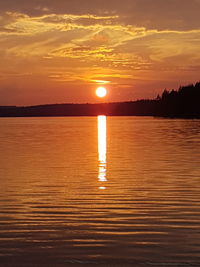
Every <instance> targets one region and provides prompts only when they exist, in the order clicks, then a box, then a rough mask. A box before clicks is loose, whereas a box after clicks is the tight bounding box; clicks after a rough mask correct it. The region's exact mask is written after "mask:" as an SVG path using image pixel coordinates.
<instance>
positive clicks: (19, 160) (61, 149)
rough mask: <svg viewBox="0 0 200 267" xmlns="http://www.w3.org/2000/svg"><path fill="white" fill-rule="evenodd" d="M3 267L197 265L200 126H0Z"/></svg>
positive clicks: (136, 121) (138, 121) (70, 121)
mask: <svg viewBox="0 0 200 267" xmlns="http://www.w3.org/2000/svg"><path fill="white" fill-rule="evenodd" d="M0 151H1V160H0V183H1V194H0V266H6V267H8V266H9V267H10V266H20V267H21V266H22V267H25V266H26V267H27V266H31V267H32V266H145V267H146V266H150V267H152V266H174V265H175V266H198V265H199V264H200V121H199V120H168V119H154V118H145V117H107V118H106V117H99V118H96V117H84V118H81V117H80V118H79V117H75V118H73V117H69V118H2V119H0Z"/></svg>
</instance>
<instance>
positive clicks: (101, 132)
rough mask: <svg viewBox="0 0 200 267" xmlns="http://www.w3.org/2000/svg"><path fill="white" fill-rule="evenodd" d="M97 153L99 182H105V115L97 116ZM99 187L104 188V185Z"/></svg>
mask: <svg viewBox="0 0 200 267" xmlns="http://www.w3.org/2000/svg"><path fill="white" fill-rule="evenodd" d="M98 155H99V157H98V160H99V175H98V180H99V181H100V182H106V181H107V179H106V116H98ZM99 188H100V189H106V187H105V186H101V187H99Z"/></svg>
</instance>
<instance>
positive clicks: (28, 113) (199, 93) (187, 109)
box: [0, 82, 200, 118]
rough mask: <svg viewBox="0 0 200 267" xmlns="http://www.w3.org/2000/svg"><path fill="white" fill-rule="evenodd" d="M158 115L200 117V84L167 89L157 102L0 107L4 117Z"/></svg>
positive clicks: (145, 100) (144, 100) (146, 100)
mask: <svg viewBox="0 0 200 267" xmlns="http://www.w3.org/2000/svg"><path fill="white" fill-rule="evenodd" d="M97 115H107V116H155V117H169V118H200V82H198V83H196V84H195V85H193V84H191V85H187V86H181V87H180V88H179V90H177V91H175V90H171V91H167V90H164V91H163V93H162V95H161V96H159V95H158V96H157V98H156V99H152V100H148V99H142V100H137V101H129V102H117V103H101V104H50V105H38V106H27V107H17V106H0V117H46V116H97Z"/></svg>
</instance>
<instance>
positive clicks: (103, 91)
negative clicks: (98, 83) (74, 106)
mask: <svg viewBox="0 0 200 267" xmlns="http://www.w3.org/2000/svg"><path fill="white" fill-rule="evenodd" d="M106 94H107V90H106V88H105V87H98V88H97V90H96V95H97V96H98V97H104V96H106Z"/></svg>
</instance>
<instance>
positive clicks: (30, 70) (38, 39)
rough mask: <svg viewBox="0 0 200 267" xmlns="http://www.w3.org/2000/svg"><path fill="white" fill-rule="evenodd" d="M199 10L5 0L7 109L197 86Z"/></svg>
mask: <svg viewBox="0 0 200 267" xmlns="http://www.w3.org/2000/svg"><path fill="white" fill-rule="evenodd" d="M199 12H200V0H56V1H55V0H32V1H27V0H6V1H3V0H0V59H1V60H0V105H37V104H50V103H95V102H99V101H104V102H115V101H129V100H136V99H144V98H145V99H146V98H154V97H156V96H157V94H159V93H161V92H162V91H163V90H164V89H165V88H166V89H178V88H179V86H180V85H186V84H189V83H195V82H197V81H199V80H200V77H199V73H200V19H199ZM98 86H105V87H106V88H107V89H108V95H107V97H106V98H105V99H103V100H98V99H97V97H96V96H95V89H96V88H97V87H98Z"/></svg>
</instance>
